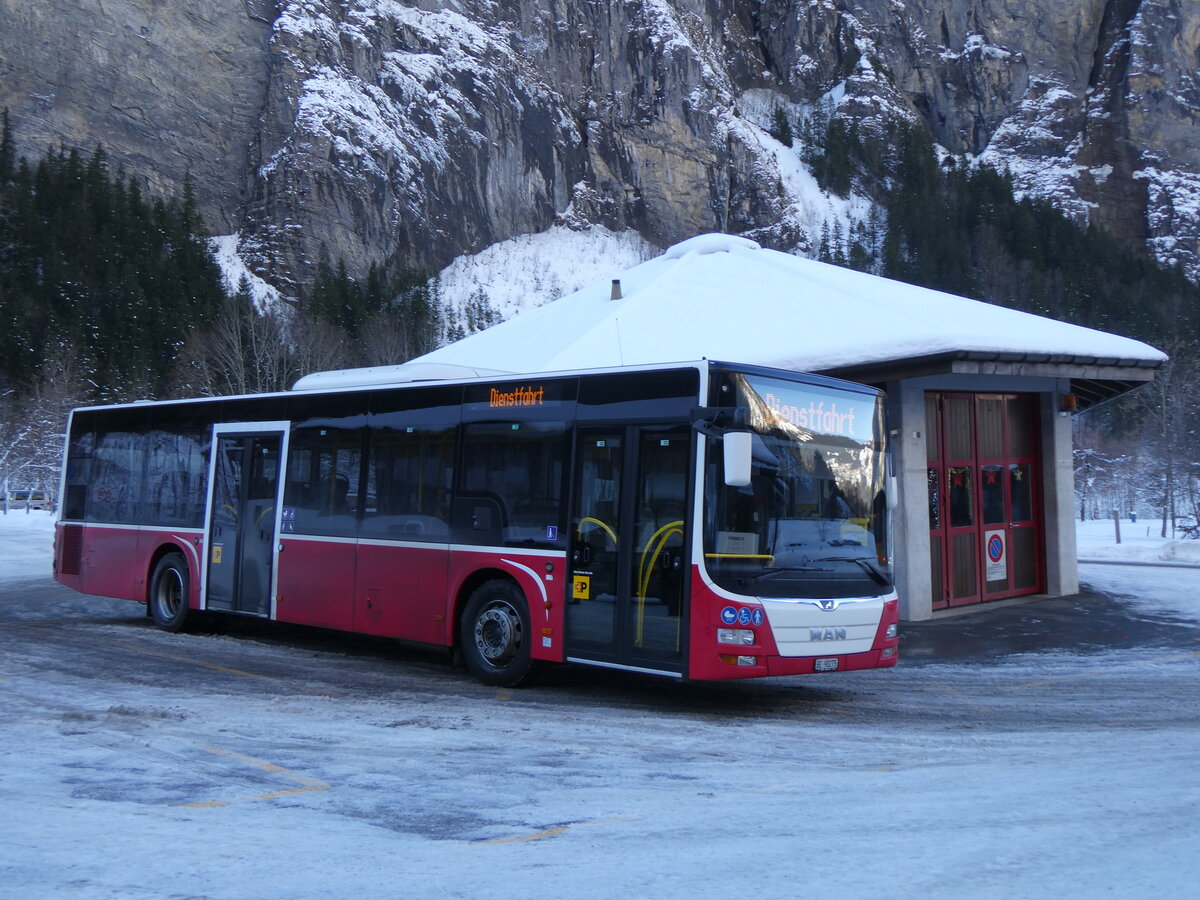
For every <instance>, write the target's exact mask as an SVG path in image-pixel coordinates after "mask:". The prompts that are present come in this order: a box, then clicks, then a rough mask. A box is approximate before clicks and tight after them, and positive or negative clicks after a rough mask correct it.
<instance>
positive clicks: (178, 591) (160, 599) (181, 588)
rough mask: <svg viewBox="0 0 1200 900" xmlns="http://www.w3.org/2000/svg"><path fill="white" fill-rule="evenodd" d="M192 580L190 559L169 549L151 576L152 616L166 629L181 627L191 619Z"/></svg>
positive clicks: (155, 621) (174, 629) (171, 629)
mask: <svg viewBox="0 0 1200 900" xmlns="http://www.w3.org/2000/svg"><path fill="white" fill-rule="evenodd" d="M190 585H191V580H190V578H189V576H188V567H187V560H185V559H184V558H183V557H182V556H181V555H180V554H178V553H168V554H167V555H166V556H164V557H163V558H162V559H160V560H159V561H158V565H156V566H155V567H154V574H153V575H152V576H151V577H150V618H151V619H153V620H154V624H155V625H157V626H158V627H159V628H161V629H162V630H163V631H179V630H180V629H182V628H183V624H184V622H185V621H187V615H188V597H189V596H190V595H191V590H190Z"/></svg>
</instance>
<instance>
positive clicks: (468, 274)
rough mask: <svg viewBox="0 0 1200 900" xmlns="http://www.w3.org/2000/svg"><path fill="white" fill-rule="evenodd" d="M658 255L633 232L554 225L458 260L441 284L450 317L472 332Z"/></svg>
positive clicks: (439, 285)
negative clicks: (478, 320)
mask: <svg viewBox="0 0 1200 900" xmlns="http://www.w3.org/2000/svg"><path fill="white" fill-rule="evenodd" d="M656 252H657V251H656V248H654V247H652V246H651V245H650V244H648V243H646V241H645V240H643V239H642V238H641V237H640V236H639V235H638V234H637V232H634V231H624V232H615V231H610V230H609V229H607V228H605V227H604V226H602V225H596V226H593V227H591V228H584V229H578V228H568V227H566V226H563V225H554V226H552V227H550V228H548V229H547V230H546V231H543V232H541V233H539V234H523V235H518V236H517V237H514V238H510V239H509V240H507V241H501V242H500V243H498V244H493V245H492V246H490V247H488V248H486V249H484V250H481V251H480V252H479V253H475V254H472V255H469V256H460V257H459V258H458V259H456V260H455V261H454V262H452V263H451V264H450V265H449V266H447V267H446V268H445V269H443V270H442V271H441V273H440V274H439V275H438V278H437V283H438V289H439V292H440V296H441V300H442V304H443V306H444V308H445V310H446V313H447V318H448V319H449V320H452V322H453V323H457V324H458V325H459V326H460V327H461V328H462V330H463V331H464V333H471V332H473V331H477V330H479V328H480V327H484V326H486V325H489V324H494V323H495V322H498V321H501V320H504V319H510V318H512V317H513V316H515V315H517V314H518V313H520V312H523V311H525V310H529V309H535V308H537V307H539V306H542V305H543V304H545V303H549V302H550V301H551V300H557V299H558V298H559V297H562V296H564V295H566V294H571V293H574V292H575V291H577V290H579V289H580V288H582V287H584V286H585V285H588V284H591V283H592V282H595V281H600V280H602V279H605V278H610V279H611V278H615V277H617V275H619V274H620V273H621V272H622V271H624V270H625V269H627V268H630V267H632V266H635V265H637V264H638V263H640V262H643V261H645V260H647V259H649V258H650V257H652V256H653V255H654V254H655V253H656ZM481 308H482V312H483V313H484V315H483V317H482V318H483V319H484V321H482V322H475V323H471V322H469V321H468V320H469V319H471V318H472V317H474V318H476V319H478V318H479V317H480V312H481ZM489 312H490V315H489V314H488V313H489ZM472 324H474V325H475V326H476V327H470V326H471V325H472Z"/></svg>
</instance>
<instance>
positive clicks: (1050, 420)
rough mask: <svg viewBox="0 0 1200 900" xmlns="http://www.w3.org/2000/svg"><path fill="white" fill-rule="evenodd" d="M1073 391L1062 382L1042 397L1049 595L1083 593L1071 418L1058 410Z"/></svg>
mask: <svg viewBox="0 0 1200 900" xmlns="http://www.w3.org/2000/svg"><path fill="white" fill-rule="evenodd" d="M1070 390H1071V386H1070V382H1069V381H1068V380H1066V379H1063V380H1061V381H1060V383H1059V386H1058V390H1057V391H1056V392H1055V393H1050V394H1042V395H1041V397H1042V410H1041V425H1042V472H1043V475H1042V478H1043V480H1044V489H1043V491H1042V495H1043V496H1042V502H1043V513H1044V516H1045V528H1046V542H1045V546H1046V593H1048V594H1056V595H1061V594H1077V593H1079V560H1078V551H1077V549H1076V546H1075V461H1074V458H1073V456H1072V452H1071V451H1072V449H1073V444H1072V432H1071V416H1070V415H1069V414H1067V415H1064V414H1062V413H1060V412H1059V411H1058V406H1059V397H1060V396H1061V395H1062V394H1065V393H1068V392H1069V391H1070Z"/></svg>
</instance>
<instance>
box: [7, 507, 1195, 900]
mask: <svg viewBox="0 0 1200 900" xmlns="http://www.w3.org/2000/svg"><path fill="white" fill-rule="evenodd" d="M1105 524H1107V525H1108V527H1109V528H1111V523H1100V525H1096V526H1093V525H1091V524H1090V523H1085V524H1084V525H1083V526H1081V528H1080V545H1081V547H1083V548H1085V553H1087V555H1089V556H1093V557H1098V556H1100V555H1101V554H1108V555H1111V553H1114V552H1115V550H1116V548H1115V546H1114V547H1111V548H1110V547H1109V539H1108V537H1107V536H1106V534H1105V533H1104V532H1103V530H1102V527H1101V526H1102V525H1105ZM1124 524H1125V523H1123V525H1124ZM1151 532H1152V534H1151V536H1147V535H1145V534H1144V530H1143V533H1142V534H1140V535H1139V536H1138V539H1139V540H1140V541H1141V542H1143V543H1142V549H1141V550H1140V551H1139V553H1140V555H1142V556H1143V558H1146V559H1154V558H1155V557H1159V558H1161V557H1163V556H1164V555H1165V556H1168V558H1170V559H1175V560H1178V559H1180V558H1181V557H1182V556H1186V555H1189V554H1191V553H1192V552H1193V551H1192V548H1191V546H1190V545H1189V546H1171V545H1168V544H1166V543H1164V542H1162V541H1161V540H1159V541H1155V540H1153V539H1152V535H1153V528H1152V529H1151ZM52 533H53V530H52V519H51V516H50V515H48V514H46V513H28V514H26V513H11V514H9V515H8V516H0V597H3V598H4V603H5V605H4V606H3V607H0V734H2V735H3V739H2V740H0V790H2V791H3V796H4V813H5V820H6V824H7V827H6V829H5V837H4V839H3V840H2V841H0V898H14V900H16V898H21V900H26V898H29V897H51V896H53V897H80V898H93V897H99V898H121V900H128V898H138V900H140V898H146V900H150V898H162V897H193V898H214V900H215V898H230V900H235V898H236V900H243V898H272V900H274V898H279V897H289V898H325V897H329V898H339V897H345V896H350V895H352V896H355V897H356V898H360V900H371V898H376V897H378V898H384V897H394V896H397V895H399V894H403V895H408V896H433V897H463V898H472V900H474V898H513V897H527V896H534V895H551V896H553V895H561V896H566V897H572V898H593V897H597V898H607V897H623V898H625V897H651V896H653V897H669V898H676V897H678V898H685V897H686V898H691V897H695V896H698V895H708V894H711V895H714V896H724V895H731V894H739V895H741V894H749V895H754V896H762V897H767V898H777V897H778V898H784V897H793V896H798V895H802V894H809V893H814V892H817V893H827V894H829V895H831V896H835V897H867V896H876V895H899V896H902V897H904V896H924V897H929V898H943V897H944V898H955V900H958V898H963V897H972V898H973V897H986V898H993V897H994V898H1001V897H1003V898H1005V900H1011V898H1022V897H1026V898H1041V897H1047V898H1064V897H1083V896H1112V897H1133V896H1170V897H1183V896H1190V895H1194V892H1195V889H1196V884H1197V883H1200V853H1198V852H1197V851H1198V850H1200V820H1198V819H1197V817H1196V814H1195V810H1196V809H1197V807H1198V806H1200V782H1198V781H1197V779H1196V777H1195V774H1194V773H1195V760H1196V756H1197V752H1198V751H1200V719H1198V714H1197V704H1196V702H1195V701H1196V697H1197V695H1198V693H1200V672H1198V669H1200V667H1198V665H1197V662H1198V660H1197V657H1198V655H1200V654H1198V653H1197V652H1195V651H1194V650H1193V649H1192V647H1191V646H1189V645H1188V644H1187V643H1186V640H1187V637H1186V635H1185V636H1184V638H1183V639H1182V640H1183V642H1182V643H1180V642H1177V643H1176V644H1175V645H1174V648H1173V649H1169V650H1164V649H1163V648H1162V647H1129V648H1123V649H1108V650H1101V651H1098V652H1097V651H1092V652H1090V653H1079V654H1076V653H1072V652H1041V653H1022V654H1019V655H1017V656H1015V657H1013V658H1011V659H1009V660H1005V661H1003V662H1002V663H1001V664H999V665H990V666H983V665H977V664H975V663H972V662H966V663H963V662H948V661H944V660H932V661H928V660H927V661H924V662H921V663H919V664H909V665H904V664H902V665H901V666H900V667H898V668H896V669H894V670H885V671H877V672H862V673H843V674H841V675H836V676H828V677H824V676H823V677H821V678H814V679H766V680H763V681H759V682H751V683H740V684H733V685H721V684H716V685H714V684H705V685H694V686H688V685H675V684H673V683H670V682H665V681H660V680H640V681H639V680H637V679H633V678H631V677H625V676H622V675H620V674H619V673H618V674H612V673H603V672H600V671H599V670H588V669H584V668H583V667H576V668H573V669H569V670H567V669H563V670H555V671H556V672H557V673H558V674H557V675H554V676H552V677H548V678H547V679H546V683H544V684H543V685H541V686H537V687H534V688H530V689H528V690H521V691H508V690H502V689H495V688H486V687H483V686H481V685H477V684H474V683H473V682H471V681H470V679H469V678H467V677H466V676H465V675H462V674H461V673H459V672H458V671H456V670H453V669H450V668H449V667H447V666H446V665H445V664H444V663H441V662H431V661H429V660H428V659H422V658H421V657H419V656H415V655H412V654H409V655H408V656H407V657H406V656H404V654H399V655H397V653H394V652H390V651H387V650H381V649H378V648H375V649H371V648H370V647H368V648H367V649H364V650H360V651H355V650H353V649H351V650H348V651H347V650H345V649H344V648H343V647H342V646H341V645H340V644H338V643H336V642H334V641H323V642H321V641H317V642H314V641H307V642H306V641H303V640H299V639H287V638H284V639H278V640H277V639H271V638H269V637H267V636H259V635H257V634H251V635H249V636H246V635H227V634H222V633H217V634H206V633H199V634H181V635H170V634H164V633H162V632H158V631H156V630H154V629H153V628H151V627H150V626H148V625H146V624H145V623H144V620H142V619H141V618H140V617H139V616H138V614H137V611H136V607H133V611H132V612H131V611H130V608H131V607H132V606H133V605H132V604H129V603H127V602H125V601H111V600H104V599H103V598H87V597H80V596H78V595H71V597H69V598H68V599H65V600H64V599H62V596H61V595H63V594H69V593H70V592H65V591H63V589H60V588H58V587H57V586H55V585H53V584H52V583H51V582H50V580H49V578H48V575H47V573H48V568H49V561H50V556H51V543H52ZM1122 539H1123V544H1122V547H1123V548H1124V550H1123V551H1122V552H1131V548H1132V547H1133V546H1134V543H1133V539H1134V536H1133V535H1127V533H1126V532H1125V530H1124V529H1123V531H1122ZM1085 568H1086V569H1087V570H1088V575H1087V579H1085V580H1089V581H1090V579H1091V578H1092V571H1093V570H1094V571H1095V572H1096V577H1097V578H1100V579H1106V578H1112V577H1115V576H1114V575H1113V573H1116V572H1123V571H1129V572H1133V573H1135V576H1134V578H1133V579H1132V580H1131V581H1130V582H1129V585H1128V586H1129V587H1130V588H1131V593H1132V594H1133V596H1134V597H1135V598H1137V599H1131V600H1129V601H1128V602H1129V603H1130V604H1134V607H1135V608H1134V615H1136V614H1137V609H1138V608H1140V607H1139V605H1140V604H1146V612H1147V613H1148V614H1152V613H1154V612H1156V611H1161V610H1162V609H1163V606H1162V604H1164V603H1173V604H1174V605H1173V606H1172V607H1171V609H1173V610H1174V612H1175V613H1176V614H1185V613H1190V617H1191V618H1193V619H1194V620H1196V619H1197V618H1200V617H1197V616H1196V611H1195V606H1194V603H1192V605H1191V606H1189V602H1191V598H1194V597H1195V595H1196V593H1197V592H1196V590H1195V588H1196V586H1197V585H1198V584H1200V570H1195V569H1164V568H1153V569H1137V568H1133V567H1126V566H1103V565H1095V566H1090V567H1085ZM1090 583H1091V584H1092V586H1093V587H1096V588H1099V589H1101V590H1105V589H1107V588H1106V587H1105V585H1106V584H1110V583H1111V582H1105V584H1097V583H1095V582H1090ZM14 592H15V596H14ZM1116 592H1117V593H1120V594H1123V593H1126V590H1125V589H1124V587H1121V588H1120V589H1119V590H1117V591H1116ZM43 598H44V605H43ZM1172 598H1173V599H1172ZM1171 627H1172V628H1173V629H1175V630H1176V631H1177V630H1178V627H1179V626H1177V625H1175V626H1171ZM1179 647H1182V649H1179ZM398 656H399V658H398ZM101 664H103V665H101ZM105 665H106V666H107V667H108V668H107V669H106V668H104V667H103V666H105Z"/></svg>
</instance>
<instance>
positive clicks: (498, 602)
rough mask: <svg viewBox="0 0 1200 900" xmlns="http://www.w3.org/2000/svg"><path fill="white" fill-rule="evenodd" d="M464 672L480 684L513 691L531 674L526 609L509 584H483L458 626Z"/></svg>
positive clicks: (500, 581) (519, 591) (521, 595)
mask: <svg viewBox="0 0 1200 900" xmlns="http://www.w3.org/2000/svg"><path fill="white" fill-rule="evenodd" d="M459 638H460V640H461V643H462V651H463V658H464V659H465V660H466V663H467V669H468V670H469V671H470V672H471V674H472V675H474V676H475V677H476V678H478V679H479V680H480V681H482V682H483V683H484V684H492V685H497V686H501V687H516V686H517V685H518V684H520V683H521V682H523V681H525V680H526V679H528V678H529V677H530V675H531V674H532V673H533V669H534V662H533V660H532V659H531V658H530V655H529V649H530V644H529V642H530V625H529V605H528V604H527V603H526V602H525V596H524V595H523V594H522V593H521V590H520V589H519V588H518V587H517V586H516V585H515V584H513V583H512V582H511V581H503V580H500V579H496V580H493V581H487V582H484V583H483V584H482V585H480V586H479V587H478V588H476V589H475V592H474V593H473V594H471V596H470V598H469V599H468V600H467V605H466V608H465V609H464V610H463V615H462V619H461V620H460V622H459Z"/></svg>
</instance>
